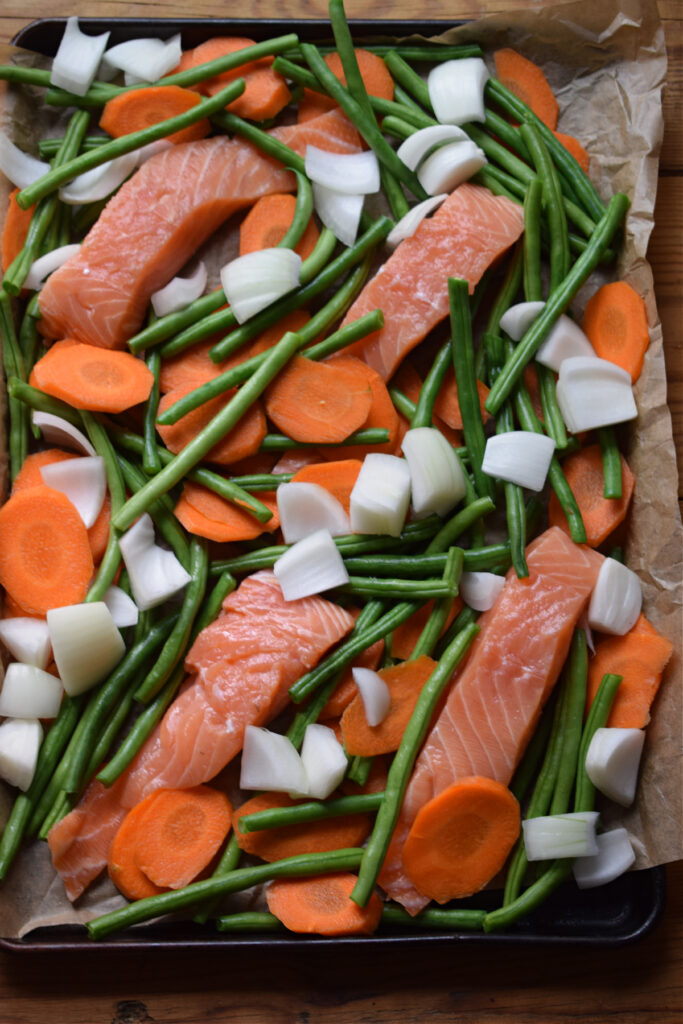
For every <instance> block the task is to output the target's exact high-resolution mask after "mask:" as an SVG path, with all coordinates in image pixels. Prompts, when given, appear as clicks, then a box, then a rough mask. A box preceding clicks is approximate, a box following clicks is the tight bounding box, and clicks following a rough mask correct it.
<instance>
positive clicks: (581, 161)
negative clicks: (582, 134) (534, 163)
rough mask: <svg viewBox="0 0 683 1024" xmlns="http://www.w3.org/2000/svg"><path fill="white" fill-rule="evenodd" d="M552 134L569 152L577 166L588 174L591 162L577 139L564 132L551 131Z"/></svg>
mask: <svg viewBox="0 0 683 1024" xmlns="http://www.w3.org/2000/svg"><path fill="white" fill-rule="evenodd" d="M553 135H554V136H555V138H556V139H557V141H558V142H561V143H562V145H563V146H564V148H565V149H566V150H568V151H569V152H570V153H571V155H572V156H573V157H574V159H575V160H576V162H577V163H578V165H579V167H581V169H582V170H583V171H585V173H586V174H588V170H589V168H590V162H591V161H590V157H589V155H588V153H587V152H586V150H585V149H584V148H583V146H582V145H581V143H580V142H579V140H578V139H575V138H574V136H573V135H565V134H564V132H553Z"/></svg>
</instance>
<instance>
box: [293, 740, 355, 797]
mask: <svg viewBox="0 0 683 1024" xmlns="http://www.w3.org/2000/svg"><path fill="white" fill-rule="evenodd" d="M301 761H302V763H303V766H304V771H305V772H306V779H307V785H306V790H305V794H304V795H306V796H310V797H313V799H314V800H326V799H327V797H328V796H329V795H330V793H332V792H333V791H334V790H335V789H336V788H337V786H338V785H339V783H340V782H341V780H342V779H343V778H344V775H345V774H346V769H347V767H348V758H347V756H346V754H345V753H344V748H343V747H342V745H341V743H340V742H339V740H338V739H337V737H336V736H335V734H334V731H333V730H332V729H330V728H329V726H327V725H319V724H318V723H316V722H312V723H311V724H310V725H307V726H306V731H305V732H304V741H303V743H302V745H301Z"/></svg>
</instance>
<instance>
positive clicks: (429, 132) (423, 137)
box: [396, 124, 470, 171]
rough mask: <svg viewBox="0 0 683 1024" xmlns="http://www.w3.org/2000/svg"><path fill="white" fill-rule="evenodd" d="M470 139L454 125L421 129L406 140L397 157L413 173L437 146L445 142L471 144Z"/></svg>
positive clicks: (439, 125)
mask: <svg viewBox="0 0 683 1024" xmlns="http://www.w3.org/2000/svg"><path fill="white" fill-rule="evenodd" d="M469 141H470V137H469V135H468V134H467V132H465V131H463V129H462V128H459V127H458V126H457V125H454V124H433V125H430V126H429V128H420V129H419V130H418V131H416V132H413V134H412V135H409V136H408V138H407V139H404V140H403V142H402V143H401V145H400V146H399V147H398V149H397V150H396V155H397V156H398V157H399V159H400V160H402V161H403V163H404V164H405V165H406V167H409V168H410V170H411V171H415V170H417V168H418V166H419V164H421V163H422V161H423V160H424V158H425V157H426V156H429V154H430V153H431V152H432V150H433V149H434V147H435V146H440V145H441V144H442V143H444V142H469Z"/></svg>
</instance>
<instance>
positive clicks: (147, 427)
mask: <svg viewBox="0 0 683 1024" xmlns="http://www.w3.org/2000/svg"><path fill="white" fill-rule="evenodd" d="M146 362H147V368H148V369H149V371H150V373H151V374H152V375H153V377H154V382H153V384H152V390H151V391H150V393H149V398H148V399H147V401H146V402H145V417H144V425H143V431H142V433H143V437H144V439H145V450H144V452H143V453H142V468H143V470H144V471H145V473H146V474H147V476H152V474H153V473H158V472H159V470H160V469H161V459H160V458H159V449H158V447H157V434H156V418H157V413H158V411H159V373H160V371H161V355H160V354H159V352H158V351H156V350H154V349H153V350H152V351H151V352H150V353H149V355H148V356H147V360H146Z"/></svg>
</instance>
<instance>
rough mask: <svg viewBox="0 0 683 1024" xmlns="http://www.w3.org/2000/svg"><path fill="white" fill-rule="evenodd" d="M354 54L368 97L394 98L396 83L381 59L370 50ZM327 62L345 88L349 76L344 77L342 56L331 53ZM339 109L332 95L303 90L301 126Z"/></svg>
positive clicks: (357, 51) (300, 110)
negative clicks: (305, 122) (336, 108)
mask: <svg viewBox="0 0 683 1024" xmlns="http://www.w3.org/2000/svg"><path fill="white" fill-rule="evenodd" d="M354 52H355V54H356V60H357V61H358V70H359V71H360V74H361V78H362V79H363V84H364V85H365V91H366V92H367V94H368V95H369V96H379V98H380V99H383V100H392V99H393V98H394V82H393V79H392V77H391V75H390V73H389V71H388V70H387V66H386V64H385V63H384V61H383V60H382V58H381V57H379V56H378V55H377V54H376V53H372V52H371V51H370V50H362V49H357V50H355V51H354ZM325 63H326V64H327V66H328V68H329V69H330V71H331V72H332V73H333V74H334V75H336V77H337V78H338V79H339V81H340V82H341V83H342V84H343V85H346V75H345V74H344V69H343V67H342V62H341V58H340V56H339V54H338V53H337V52H336V51H335V52H334V53H328V54H327V56H326V57H325ZM336 106H337V104H336V103H335V101H334V100H333V99H331V98H330V97H329V96H325V95H324V94H323V93H320V92H314V91H313V89H304V94H303V97H302V99H301V100H300V102H299V109H298V121H299V124H301V123H302V122H303V121H310V120H312V119H313V118H314V117H319V116H320V115H321V114H325V113H327V111H328V110H333V109H334V107H336Z"/></svg>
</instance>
